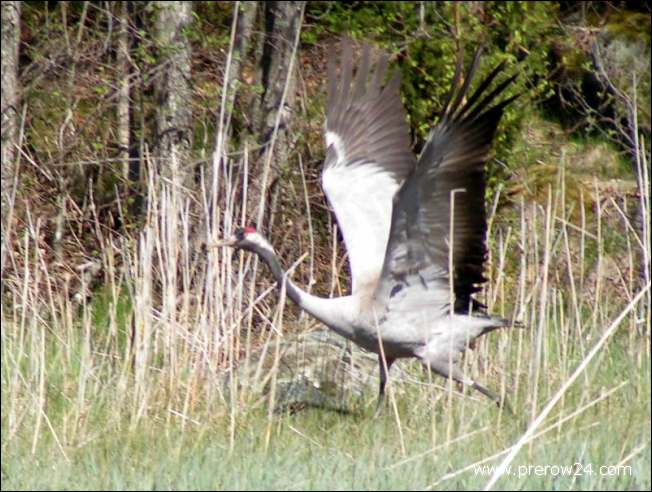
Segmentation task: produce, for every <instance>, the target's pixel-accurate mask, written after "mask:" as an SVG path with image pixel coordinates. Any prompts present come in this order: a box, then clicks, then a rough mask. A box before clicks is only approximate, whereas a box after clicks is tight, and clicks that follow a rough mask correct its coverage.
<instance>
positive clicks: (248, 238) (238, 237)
mask: <svg viewBox="0 0 652 492" xmlns="http://www.w3.org/2000/svg"><path fill="white" fill-rule="evenodd" d="M213 246H214V247H224V246H228V247H231V248H235V249H244V250H247V251H253V252H254V253H262V252H263V251H265V250H268V251H273V250H272V245H271V244H269V242H268V241H267V239H265V238H264V237H263V235H262V234H260V233H259V232H258V231H257V230H256V228H255V227H252V226H249V227H238V228H236V229H235V231H234V232H233V234H232V235H231V237H229V238H227V239H224V240H222V241H218V242H217V243H215V244H214V245H213Z"/></svg>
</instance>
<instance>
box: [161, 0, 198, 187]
mask: <svg viewBox="0 0 652 492" xmlns="http://www.w3.org/2000/svg"><path fill="white" fill-rule="evenodd" d="M157 8H158V16H157V23H156V30H157V37H158V47H159V49H160V51H161V57H160V60H161V62H160V63H161V73H160V75H159V78H158V80H157V83H156V100H157V107H158V109H157V115H156V126H157V137H158V139H157V140H158V141H157V149H158V151H157V152H156V155H157V156H158V158H159V160H160V167H159V169H160V170H161V175H162V176H163V177H165V178H167V179H168V180H169V181H170V182H171V183H173V185H174V187H175V189H176V190H178V191H180V190H181V189H183V187H190V186H192V172H191V171H192V166H191V163H190V160H189V159H190V148H191V144H192V112H191V86H190V69H191V63H190V55H191V50H190V43H189V41H188V38H187V36H186V34H185V32H184V30H185V29H186V28H187V27H188V26H190V24H191V22H192V2H179V1H174V2H157Z"/></svg>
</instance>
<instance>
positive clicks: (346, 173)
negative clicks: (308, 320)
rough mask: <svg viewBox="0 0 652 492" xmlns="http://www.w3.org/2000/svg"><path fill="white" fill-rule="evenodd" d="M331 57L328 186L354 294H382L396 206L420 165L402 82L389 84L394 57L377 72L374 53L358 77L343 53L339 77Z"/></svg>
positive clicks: (349, 57)
mask: <svg viewBox="0 0 652 492" xmlns="http://www.w3.org/2000/svg"><path fill="white" fill-rule="evenodd" d="M333 55H334V54H333V53H332V52H331V54H330V57H329V65H328V78H329V85H328V102H327V109H326V145H327V153H326V160H325V163H324V171H323V173H322V185H323V188H324V191H325V192H326V196H327V197H328V200H329V202H330V204H331V206H332V207H333V209H334V211H335V215H336V217H337V222H338V224H339V226H340V229H341V231H342V235H343V237H344V241H345V243H346V248H347V251H348V254H349V264H350V266H351V274H352V277H353V279H352V281H353V282H352V284H353V285H352V289H353V293H354V294H355V293H358V292H362V291H363V290H364V289H365V288H367V289H369V291H370V294H371V293H373V290H374V289H375V287H376V284H377V281H378V278H379V277H380V272H381V269H382V266H383V260H384V258H385V250H386V247H387V239H388V237H389V228H390V221H391V216H392V198H393V197H394V194H395V193H396V191H397V190H398V189H399V187H400V185H401V184H402V183H403V181H404V180H405V178H406V177H407V176H408V175H409V174H410V172H412V170H413V169H414V167H415V165H416V159H415V157H414V154H413V153H412V151H411V150H410V145H409V143H410V142H409V131H408V126H407V123H406V121H405V113H404V110H403V106H402V104H401V100H400V97H399V85H400V80H399V77H398V75H395V76H394V77H393V78H392V79H391V80H390V81H389V82H388V83H387V84H384V78H385V71H386V68H387V57H386V56H383V57H381V58H380V60H379V61H378V62H377V64H376V65H375V68H374V69H371V63H370V56H369V47H368V46H366V47H365V48H364V50H363V54H362V59H361V61H360V64H359V66H358V68H357V70H356V73H355V75H354V74H353V66H352V53H351V46H350V44H348V43H344V45H343V53H342V63H341V65H340V73H339V77H338V76H337V73H336V67H335V57H334V56H333Z"/></svg>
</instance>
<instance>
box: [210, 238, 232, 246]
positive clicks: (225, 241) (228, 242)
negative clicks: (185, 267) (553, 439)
mask: <svg viewBox="0 0 652 492" xmlns="http://www.w3.org/2000/svg"><path fill="white" fill-rule="evenodd" d="M235 244H236V238H235V236H231V237H229V238H227V239H222V240H221V241H217V242H214V243H213V244H211V248H225V247H229V248H232V247H234V246H235Z"/></svg>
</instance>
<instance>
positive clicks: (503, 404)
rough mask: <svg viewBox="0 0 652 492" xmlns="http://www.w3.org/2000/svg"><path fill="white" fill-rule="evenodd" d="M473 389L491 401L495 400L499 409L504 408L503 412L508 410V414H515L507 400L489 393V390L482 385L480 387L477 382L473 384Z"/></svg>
mask: <svg viewBox="0 0 652 492" xmlns="http://www.w3.org/2000/svg"><path fill="white" fill-rule="evenodd" d="M471 387H472V388H473V389H475V390H477V391H479V392H480V393H482V394H483V395H485V396H486V397H487V398H489V399H490V400H493V402H494V403H495V404H496V405H497V406H498V408H502V409H503V410H507V412H509V413H511V414H512V415H513V414H514V411H513V410H512V408H511V407H510V406H509V403H508V402H507V398H500V396H498V395H497V394H495V393H493V392H491V391H489V390H488V389H487V388H485V387H484V386H482V385H479V384H478V383H476V382H475V381H473V382H471Z"/></svg>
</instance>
